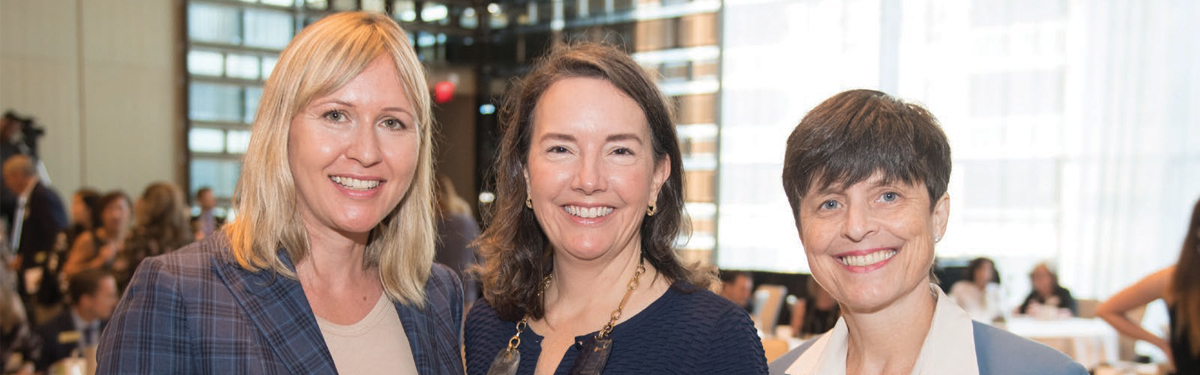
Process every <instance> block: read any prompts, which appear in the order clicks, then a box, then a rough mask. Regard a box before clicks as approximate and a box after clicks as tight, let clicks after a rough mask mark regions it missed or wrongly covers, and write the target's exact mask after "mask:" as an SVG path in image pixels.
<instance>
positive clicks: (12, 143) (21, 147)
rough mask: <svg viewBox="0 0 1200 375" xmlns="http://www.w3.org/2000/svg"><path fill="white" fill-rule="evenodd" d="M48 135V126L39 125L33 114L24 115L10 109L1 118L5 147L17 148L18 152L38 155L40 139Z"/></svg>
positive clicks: (2, 138)
mask: <svg viewBox="0 0 1200 375" xmlns="http://www.w3.org/2000/svg"><path fill="white" fill-rule="evenodd" d="M44 135H46V128H43V127H42V126H40V125H38V123H37V120H36V119H34V118H33V116H27V117H22V116H21V115H18V114H17V112H15V111H12V110H9V111H7V112H4V117H3V118H0V140H2V141H3V145H4V146H5V147H15V148H17V150H18V151H17V152H16V153H20V154H25V155H29V156H32V157H34V158H37V157H38V140H39V139H41V138H42V136H44Z"/></svg>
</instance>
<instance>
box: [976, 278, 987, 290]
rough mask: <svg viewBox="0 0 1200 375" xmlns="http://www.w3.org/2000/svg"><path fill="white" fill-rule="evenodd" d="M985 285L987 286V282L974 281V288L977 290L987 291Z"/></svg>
mask: <svg viewBox="0 0 1200 375" xmlns="http://www.w3.org/2000/svg"><path fill="white" fill-rule="evenodd" d="M987 285H988V281H987V280H980V281H976V282H975V287H976V288H979V290H986V289H987Z"/></svg>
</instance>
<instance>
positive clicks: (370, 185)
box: [329, 176, 383, 191]
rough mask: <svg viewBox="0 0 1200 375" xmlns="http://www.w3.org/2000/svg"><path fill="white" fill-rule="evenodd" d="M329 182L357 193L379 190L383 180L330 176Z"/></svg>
mask: <svg viewBox="0 0 1200 375" xmlns="http://www.w3.org/2000/svg"><path fill="white" fill-rule="evenodd" d="M329 180H330V181H333V183H335V184H338V185H340V186H341V187H344V188H346V189H350V190H355V191H370V190H374V189H377V188H379V185H380V184H382V183H383V180H375V179H358V178H354V177H348V176H329Z"/></svg>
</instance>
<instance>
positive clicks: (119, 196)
mask: <svg viewBox="0 0 1200 375" xmlns="http://www.w3.org/2000/svg"><path fill="white" fill-rule="evenodd" d="M118 200H123V201H125V203H127V204H129V205H130V206H132V205H133V200H131V199H129V195H128V194H125V192H124V191H121V190H113V191H110V192H108V193H105V194H104V195H103V196H101V197H100V202H99V203H97V204H96V210H94V211H92V219H93V220H94V221H93V222H92V227H95V228H99V227H102V226H104V209H106V208H108V205H110V204H112V202H116V201H118ZM130 208H131V209H132V208H133V207H130Z"/></svg>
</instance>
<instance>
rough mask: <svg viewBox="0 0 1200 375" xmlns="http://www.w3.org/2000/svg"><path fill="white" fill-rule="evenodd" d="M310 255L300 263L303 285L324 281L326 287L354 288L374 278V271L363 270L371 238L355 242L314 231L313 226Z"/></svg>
mask: <svg viewBox="0 0 1200 375" xmlns="http://www.w3.org/2000/svg"><path fill="white" fill-rule="evenodd" d="M306 229H308V230H307V232H308V244H309V246H308V256H306V257H305V258H304V259H302V260H300V261H299V262H297V263H296V274H297V275H298V276H300V280H301V281H302V282H306V281H320V282H321V284H322V285H325V286H328V287H333V288H341V287H352V285H354V284H353V283H354V282H356V281H362V280H363V279H364V278H370V279H373V277H372V276H373V275H374V272H373V270H369V269H365V268H364V267H363V258H364V256H365V253H366V248H367V245H366V238H367V235H362V236H360V237H361V239H354V238H350V237H348V236H344V235H341V233H337V232H335V231H330V230H313V228H312V227H311V226H309V227H308V228H306Z"/></svg>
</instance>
